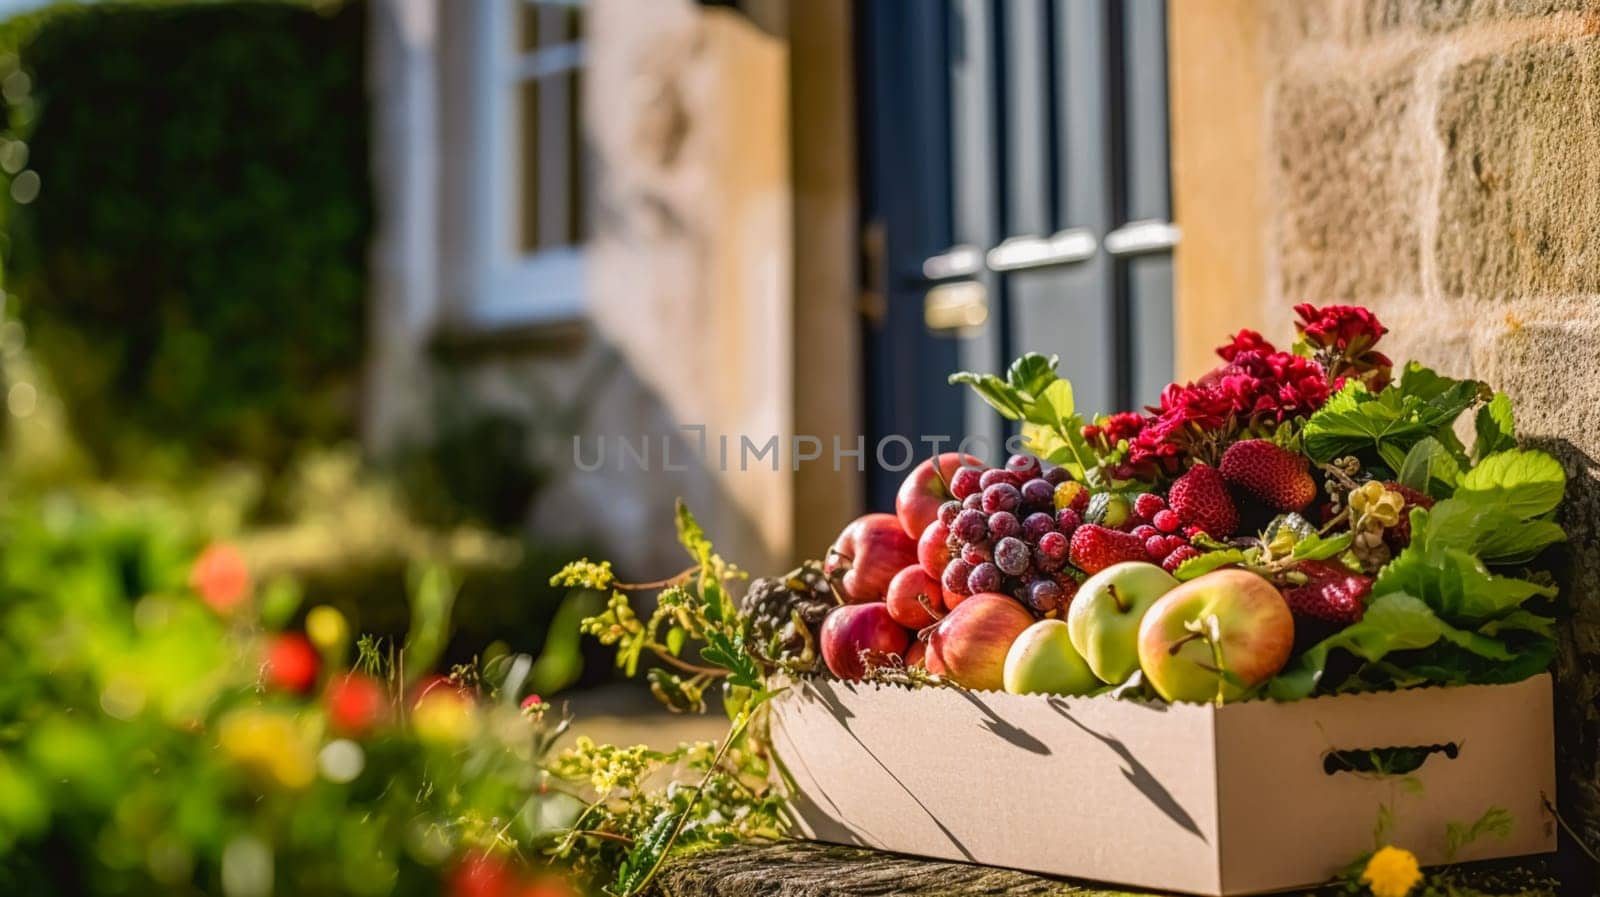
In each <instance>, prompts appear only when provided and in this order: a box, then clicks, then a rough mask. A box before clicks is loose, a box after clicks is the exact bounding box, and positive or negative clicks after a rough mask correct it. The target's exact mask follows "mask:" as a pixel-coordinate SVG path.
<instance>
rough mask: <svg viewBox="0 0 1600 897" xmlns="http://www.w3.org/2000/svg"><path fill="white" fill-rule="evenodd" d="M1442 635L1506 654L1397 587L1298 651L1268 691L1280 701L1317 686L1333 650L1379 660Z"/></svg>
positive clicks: (1494, 654)
mask: <svg viewBox="0 0 1600 897" xmlns="http://www.w3.org/2000/svg"><path fill="white" fill-rule="evenodd" d="M1440 639H1446V640H1448V641H1449V642H1450V643H1451V644H1455V645H1457V646H1459V647H1462V648H1464V649H1466V650H1468V651H1471V652H1473V653H1475V654H1479V655H1481V656H1484V657H1490V658H1493V659H1497V660H1504V659H1509V658H1510V657H1511V654H1510V652H1508V651H1507V650H1506V648H1505V646H1504V645H1502V644H1500V643H1499V642H1496V641H1495V640H1493V639H1490V638H1485V637H1484V636H1481V635H1477V634H1476V633H1472V632H1467V631H1464V630H1461V629H1457V628H1455V627H1453V626H1451V625H1449V624H1448V623H1445V622H1444V621H1443V620H1441V619H1439V617H1438V615H1437V614H1435V613H1434V612H1433V610H1432V609H1431V608H1429V607H1428V605H1427V604H1425V603H1424V602H1423V601H1421V600H1419V599H1418V598H1415V597H1413V596H1411V595H1407V594H1404V593H1401V592H1394V593H1390V594H1385V595H1381V596H1379V597H1378V598H1376V599H1374V600H1373V601H1372V603H1371V604H1369V605H1368V606H1367V610H1366V613H1365V614H1364V615H1363V616H1362V618H1361V620H1360V622H1357V623H1352V624H1351V625H1349V626H1346V627H1345V628H1344V629H1342V630H1340V631H1339V632H1336V633H1334V634H1333V635H1331V636H1329V637H1328V638H1326V639H1323V640H1322V641H1321V642H1318V643H1317V644H1316V645H1314V646H1312V647H1311V648H1310V649H1309V650H1308V651H1306V652H1305V654H1303V655H1301V657H1300V660H1299V662H1298V663H1295V664H1294V665H1292V666H1291V667H1290V668H1289V669H1287V670H1286V671H1285V672H1283V673H1281V674H1279V675H1278V676H1277V677H1275V678H1274V679H1273V680H1272V681H1271V682H1270V683H1269V684H1268V686H1267V693H1268V694H1269V695H1270V696H1271V697H1273V698H1274V699H1276V700H1279V701H1291V700H1297V699H1299V698H1304V697H1307V696H1309V695H1310V694H1311V693H1312V692H1314V691H1316V689H1317V686H1318V684H1319V683H1320V682H1321V679H1322V676H1323V674H1324V673H1325V671H1326V669H1327V664H1328V657H1329V655H1330V654H1332V653H1333V652H1334V651H1345V652H1348V653H1350V654H1353V655H1355V656H1356V657H1359V658H1361V659H1362V660H1367V661H1378V660H1382V659H1383V658H1384V657H1385V656H1387V655H1388V654H1390V653H1391V652H1395V651H1406V650H1413V649H1417V648H1426V647H1428V646H1430V645H1432V644H1434V643H1435V642H1437V641H1439V640H1440Z"/></svg>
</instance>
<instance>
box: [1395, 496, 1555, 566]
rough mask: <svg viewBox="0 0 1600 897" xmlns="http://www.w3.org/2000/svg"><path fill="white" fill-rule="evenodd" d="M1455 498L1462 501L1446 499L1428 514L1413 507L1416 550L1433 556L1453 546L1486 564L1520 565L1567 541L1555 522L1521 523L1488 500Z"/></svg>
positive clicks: (1529, 521)
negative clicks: (1556, 544) (1473, 555)
mask: <svg viewBox="0 0 1600 897" xmlns="http://www.w3.org/2000/svg"><path fill="white" fill-rule="evenodd" d="M1458 494H1459V495H1461V497H1460V498H1449V499H1445V500H1444V501H1441V502H1439V503H1438V504H1436V505H1434V506H1433V508H1432V509H1431V510H1429V509H1424V508H1416V509H1413V513H1412V515H1411V519H1412V524H1411V525H1412V529H1411V532H1412V543H1413V544H1415V545H1417V546H1418V549H1419V551H1421V552H1423V553H1424V554H1431V553H1433V552H1436V551H1441V550H1443V549H1446V548H1457V549H1460V550H1462V551H1467V552H1471V553H1473V554H1476V555H1478V557H1479V558H1481V559H1482V560H1483V561H1484V562H1485V563H1491V564H1521V563H1526V562H1528V561H1530V560H1532V559H1533V558H1534V557H1535V556H1537V555H1538V554H1539V552H1541V551H1543V550H1545V549H1546V548H1549V547H1550V546H1551V545H1554V544H1555V543H1557V542H1562V541H1565V540H1566V538H1567V534H1566V533H1565V532H1564V531H1563V530H1562V529H1561V527H1560V526H1559V525H1558V524H1556V523H1554V522H1553V521H1549V520H1524V519H1523V518H1521V517H1519V516H1517V515H1516V514H1514V513H1512V512H1510V511H1508V510H1506V509H1504V508H1502V507H1500V506H1499V505H1498V504H1496V503H1495V502H1494V500H1493V499H1492V498H1485V497H1483V496H1481V495H1474V494H1469V493H1458ZM1418 511H1420V512H1421V513H1420V514H1418V513H1416V512H1418Z"/></svg>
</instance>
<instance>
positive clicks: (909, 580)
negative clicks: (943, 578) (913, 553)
mask: <svg viewBox="0 0 1600 897" xmlns="http://www.w3.org/2000/svg"><path fill="white" fill-rule="evenodd" d="M924 601H926V602H927V606H926V607H924V606H923V602H924ZM884 603H885V604H887V605H888V607H889V616H891V617H894V621H895V622H896V623H899V624H900V625H901V626H904V627H906V628H907V629H922V628H923V627H925V626H932V625H933V624H934V623H935V622H937V621H938V618H937V617H936V616H935V614H937V615H939V616H943V615H944V588H943V587H942V586H940V585H939V580H937V579H934V578H933V577H931V576H929V575H928V571H926V570H924V569H922V568H921V567H919V566H917V565H916V564H912V565H911V566H909V567H907V568H905V569H904V570H901V571H900V572H899V573H896V574H895V575H894V579H891V580H889V594H888V595H887V596H886V597H885V598H884ZM930 611H932V612H931V613H930Z"/></svg>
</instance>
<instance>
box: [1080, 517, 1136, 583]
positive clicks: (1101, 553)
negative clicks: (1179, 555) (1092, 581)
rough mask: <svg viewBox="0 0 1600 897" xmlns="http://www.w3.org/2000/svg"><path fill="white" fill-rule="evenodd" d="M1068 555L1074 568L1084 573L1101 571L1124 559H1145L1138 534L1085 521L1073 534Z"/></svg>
mask: <svg viewBox="0 0 1600 897" xmlns="http://www.w3.org/2000/svg"><path fill="white" fill-rule="evenodd" d="M1068 557H1069V558H1071V560H1072V565H1073V566H1074V567H1077V568H1078V569H1079V570H1082V571H1084V572H1085V573H1098V572H1100V571H1101V570H1104V569H1105V568H1107V567H1109V566H1111V565H1112V564H1117V563H1121V562H1122V561H1142V560H1145V559H1146V555H1145V551H1144V542H1143V541H1141V540H1140V539H1139V537H1138V536H1135V535H1133V534H1132V533H1124V532H1120V531H1118V530H1114V529H1110V528H1107V527H1104V526H1100V525H1098V524H1094V523H1086V524H1084V525H1082V526H1080V527H1078V529H1077V531H1075V532H1074V533H1073V534H1072V547H1071V549H1070V550H1069V552H1068Z"/></svg>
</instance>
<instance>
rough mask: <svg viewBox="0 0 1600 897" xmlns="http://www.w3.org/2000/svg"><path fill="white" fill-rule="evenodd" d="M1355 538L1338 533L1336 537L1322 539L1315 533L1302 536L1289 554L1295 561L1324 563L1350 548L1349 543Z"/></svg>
mask: <svg viewBox="0 0 1600 897" xmlns="http://www.w3.org/2000/svg"><path fill="white" fill-rule="evenodd" d="M1354 538H1355V536H1354V534H1352V533H1348V532H1345V533H1340V534H1339V535H1337V536H1332V537H1328V538H1324V537H1322V536H1319V535H1316V534H1315V533H1313V534H1311V535H1308V536H1303V537H1301V538H1300V540H1299V541H1297V542H1295V543H1294V550H1293V551H1291V552H1290V556H1292V557H1293V558H1294V559H1295V560H1297V561H1325V560H1327V559H1328V558H1331V557H1337V556H1339V555H1341V554H1344V552H1345V551H1346V550H1347V549H1349V548H1350V543H1351V541H1353V540H1354Z"/></svg>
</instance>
